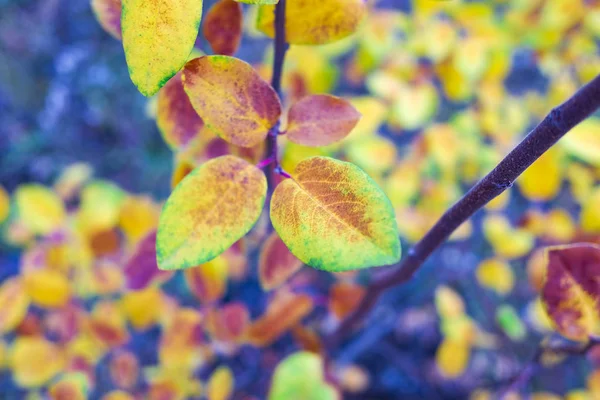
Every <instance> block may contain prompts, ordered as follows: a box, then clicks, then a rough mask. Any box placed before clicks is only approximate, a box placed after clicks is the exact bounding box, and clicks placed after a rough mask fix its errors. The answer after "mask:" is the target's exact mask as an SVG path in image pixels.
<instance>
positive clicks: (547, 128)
mask: <svg viewBox="0 0 600 400" xmlns="http://www.w3.org/2000/svg"><path fill="white" fill-rule="evenodd" d="M599 107H600V75H598V76H597V77H596V78H594V79H593V80H592V81H591V82H589V83H588V84H587V85H585V86H583V87H582V88H581V89H579V90H578V91H577V92H576V93H575V94H574V95H573V96H572V97H571V98H570V99H569V100H567V101H566V102H565V103H563V104H562V105H560V106H558V107H556V108H554V109H553V110H552V111H551V112H550V114H548V115H547V116H546V118H544V120H543V121H542V122H541V123H540V124H539V125H538V126H536V127H535V128H534V129H533V130H532V131H531V132H530V133H529V134H528V135H527V136H526V137H525V138H524V139H523V140H522V141H521V143H519V144H518V145H517V146H516V147H515V148H514V149H513V150H512V151H511V152H510V153H509V154H508V155H507V156H506V157H505V158H504V159H503V160H502V161H501V162H500V163H499V164H498V165H497V166H496V168H494V169H493V170H492V171H491V172H490V173H489V174H488V175H486V176H485V177H484V178H483V179H482V180H481V181H479V183H477V184H476V185H475V186H474V187H473V188H472V189H471V190H470V191H469V192H468V193H466V194H465V195H464V196H463V197H462V198H461V199H460V200H459V201H458V202H457V203H456V204H454V205H453V206H452V207H451V208H450V209H449V210H448V211H446V213H445V214H444V215H442V217H441V218H440V219H439V220H438V221H437V223H436V224H435V225H434V226H433V227H432V228H431V229H430V230H429V231H428V232H427V233H426V234H425V236H424V237H423V239H421V240H420V241H419V242H418V243H416V244H415V245H414V247H413V248H412V249H410V250H409V251H408V254H407V255H406V257H404V258H403V260H402V261H401V262H400V263H399V264H396V265H394V266H393V268H392V269H390V270H387V271H384V272H383V273H381V274H379V275H377V276H376V277H375V279H374V280H373V281H372V283H371V284H370V285H369V286H368V287H367V291H366V295H365V297H364V298H363V300H362V302H361V303H360V305H359V306H358V307H357V309H356V310H355V312H354V313H353V314H351V315H350V316H349V317H348V318H347V319H346V320H344V321H343V322H342V323H341V324H340V325H339V326H338V328H337V329H336V330H335V331H334V332H333V333H332V334H331V335H329V336H328V337H327V338H326V342H327V343H328V344H329V345H331V346H334V345H335V344H336V343H337V342H339V340H340V339H341V338H342V336H343V335H345V334H347V333H349V332H351V331H352V330H354V329H355V328H356V327H357V326H358V325H359V324H360V323H361V322H362V321H363V320H364V318H365V317H366V316H367V315H368V314H369V312H370V310H371V309H372V308H373V306H375V304H376V303H377V300H378V299H379V297H380V296H381V294H382V293H383V292H384V291H385V290H386V289H388V288H391V287H394V286H397V285H400V284H402V283H404V282H406V281H408V280H409V279H411V278H412V277H413V275H414V274H415V272H417V270H418V269H419V268H420V267H421V265H423V262H424V261H425V260H426V259H427V258H428V257H429V256H430V255H431V253H432V252H433V251H434V250H435V249H437V248H438V247H439V246H440V245H441V244H442V243H444V242H445V241H446V239H447V238H448V237H449V236H450V234H452V232H454V230H455V229H456V228H458V227H459V226H460V225H461V224H462V223H463V222H465V221H466V220H467V219H469V218H470V217H471V216H472V215H473V214H474V213H475V212H476V211H477V210H479V209H480V208H482V207H483V206H485V205H486V204H487V203H489V202H490V201H491V200H493V199H494V198H495V197H496V196H498V195H500V194H501V193H502V192H504V191H505V190H506V189H508V188H509V187H511V186H512V184H513V182H514V181H515V179H517V177H518V176H519V175H521V173H523V171H525V170H526V169H527V167H529V166H530V165H531V164H532V163H533V162H534V161H535V160H537V159H538V158H539V157H540V156H541V155H542V154H544V153H545V152H546V151H547V150H548V149H549V148H550V147H552V146H553V145H554V144H555V143H556V142H557V141H558V140H559V139H560V138H561V137H563V136H564V135H565V134H566V133H567V132H568V131H569V130H571V129H572V128H573V127H574V126H575V125H577V124H579V123H580V122H581V121H583V120H584V119H586V118H587V117H589V116H590V115H591V114H592V113H594V111H596V110H597V109H598V108H599Z"/></svg>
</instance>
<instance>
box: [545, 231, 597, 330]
mask: <svg viewBox="0 0 600 400" xmlns="http://www.w3.org/2000/svg"><path fill="white" fill-rule="evenodd" d="M546 254H547V272H546V280H545V282H544V287H543V289H542V300H543V302H544V307H545V308H546V311H547V313H548V315H549V316H550V319H551V320H552V321H553V322H554V325H555V326H556V329H557V330H558V331H559V332H560V333H561V334H562V335H563V336H565V337H567V338H569V339H571V340H577V341H586V340H587V339H588V338H589V336H590V335H593V334H598V333H599V332H600V279H598V277H599V276H600V246H597V245H594V244H589V243H579V244H574V245H568V246H560V247H551V248H548V249H547V253H546Z"/></svg>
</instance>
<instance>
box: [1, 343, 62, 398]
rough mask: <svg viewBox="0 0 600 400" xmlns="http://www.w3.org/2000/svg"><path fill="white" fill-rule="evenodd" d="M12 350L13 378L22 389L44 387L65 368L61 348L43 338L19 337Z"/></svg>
mask: <svg viewBox="0 0 600 400" xmlns="http://www.w3.org/2000/svg"><path fill="white" fill-rule="evenodd" d="M11 350H12V354H11V368H12V373H13V375H12V376H13V379H14V381H15V383H16V384H17V385H19V386H21V387H25V388H31V387H38V386H42V385H44V384H46V383H48V382H49V381H50V380H51V379H52V378H54V377H55V376H56V375H58V373H60V371H61V370H62V369H63V367H64V356H63V353H62V352H61V350H60V348H59V347H58V346H56V345H55V344H54V343H52V342H49V341H48V340H46V339H44V338H43V337H35V336H34V337H18V338H17V339H16V340H15V341H14V343H13V344H12V349H11Z"/></svg>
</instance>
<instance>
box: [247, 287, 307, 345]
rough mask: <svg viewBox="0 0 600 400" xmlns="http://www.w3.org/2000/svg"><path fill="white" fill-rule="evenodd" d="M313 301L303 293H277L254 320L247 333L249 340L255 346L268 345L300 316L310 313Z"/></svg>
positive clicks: (298, 319)
mask: <svg viewBox="0 0 600 400" xmlns="http://www.w3.org/2000/svg"><path fill="white" fill-rule="evenodd" d="M312 309H313V301H312V299H311V297H310V296H308V295H305V294H294V293H289V292H281V293H278V294H277V295H276V296H275V297H274V298H273V300H271V303H270V304H269V306H268V308H267V311H266V313H265V314H263V315H262V316H261V317H260V318H259V319H257V320H256V321H254V323H253V324H252V326H251V327H250V331H249V333H248V337H249V341H250V342H251V343H252V344H254V345H256V346H268V345H270V344H271V343H273V342H274V341H275V340H277V339H278V338H279V337H280V336H281V335H283V334H284V333H285V332H286V331H288V330H289V329H290V328H291V327H293V326H294V325H296V324H297V323H299V322H300V321H301V320H302V318H304V317H305V316H307V315H308V314H310V312H311V311H312Z"/></svg>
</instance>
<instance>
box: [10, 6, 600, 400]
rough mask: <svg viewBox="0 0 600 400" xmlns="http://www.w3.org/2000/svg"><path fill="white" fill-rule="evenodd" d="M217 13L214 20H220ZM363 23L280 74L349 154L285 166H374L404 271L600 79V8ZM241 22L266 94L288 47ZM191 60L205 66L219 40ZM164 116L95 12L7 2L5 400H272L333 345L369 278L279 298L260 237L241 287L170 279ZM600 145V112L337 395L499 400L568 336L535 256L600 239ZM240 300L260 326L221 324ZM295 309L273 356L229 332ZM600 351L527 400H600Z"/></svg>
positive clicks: (549, 369) (340, 379) (372, 347)
mask: <svg viewBox="0 0 600 400" xmlns="http://www.w3.org/2000/svg"><path fill="white" fill-rule="evenodd" d="M289 1H291V0H289ZM213 3H214V1H212V0H205V4H204V13H206V12H207V10H208V9H210V7H211V6H212V5H213ZM368 8H369V11H368V12H367V16H366V17H365V20H364V21H363V23H362V24H361V26H360V29H359V30H358V32H357V33H356V34H354V35H352V36H351V37H349V38H346V39H343V40H342V41H340V42H336V43H332V44H328V45H323V46H292V48H291V49H290V52H289V54H288V57H287V60H286V72H285V75H284V90H285V91H286V94H287V100H288V104H287V105H289V102H293V101H295V100H297V99H299V98H301V97H302V96H303V95H305V94H309V93H323V92H325V93H333V94H336V95H339V96H344V97H347V98H348V99H350V100H351V101H352V102H353V104H354V105H355V106H356V108H357V109H358V110H359V111H360V112H361V113H362V114H363V120H362V121H361V123H360V125H359V126H358V127H357V128H356V129H355V131H354V132H352V133H351V135H350V136H349V137H348V138H347V139H344V141H343V142H342V143H341V144H340V145H336V146H333V147H328V148H320V149H309V148H304V147H302V146H298V145H294V144H291V143H286V142H285V139H283V140H282V157H283V164H284V167H285V168H286V169H287V170H289V171H291V170H293V167H294V165H295V164H296V163H297V162H298V161H299V160H301V159H302V158H305V157H308V156H310V155H317V154H323V155H332V156H335V157H338V158H342V159H346V160H349V161H352V162H354V163H356V164H357V165H359V166H360V167H361V168H363V169H364V170H365V171H366V172H368V173H369V174H370V175H371V176H372V177H373V178H374V179H375V180H376V181H377V182H378V183H379V184H380V185H381V186H382V188H383V189H384V191H385V192H386V193H387V194H388V196H389V197H390V199H391V201H392V203H393V205H394V207H395V209H396V214H397V217H398V224H399V228H400V231H401V240H402V243H403V249H404V250H405V251H406V250H407V249H408V247H409V246H410V244H411V243H414V242H416V241H417V240H418V239H419V238H420V237H422V235H423V234H424V233H425V232H426V230H427V229H428V228H429V227H430V226H431V225H432V224H433V223H434V222H435V221H436V220H437V218H439V216H440V215H441V214H442V213H443V212H444V210H446V209H447V207H449V206H450V205H451V204H453V202H454V201H456V200H457V199H458V198H459V197H460V196H461V195H462V194H463V193H465V192H466V190H468V188H469V187H471V186H472V185H473V184H474V183H475V182H476V181H477V179H479V178H480V177H482V176H484V175H485V173H487V172H488V171H489V170H491V168H492V167H493V166H494V165H495V164H496V163H497V162H498V161H499V160H501V158H502V157H503V156H504V155H505V154H506V153H507V152H508V151H509V150H510V149H511V148H512V147H513V146H514V145H515V144H516V143H518V142H519V140H520V139H521V138H522V137H523V136H524V135H525V134H526V133H527V132H528V131H529V130H530V129H531V128H532V127H534V126H535V125H536V124H537V123H538V122H539V121H540V120H541V119H542V118H543V117H544V116H545V115H546V114H547V113H548V112H549V111H550V110H551V108H552V107H553V106H556V105H558V104H560V103H561V102H562V101H564V100H565V99H567V98H568V97H569V96H571V95H572V94H573V93H574V92H575V91H576V90H577V88H578V87H580V86H581V85H583V84H584V83H586V82H588V81H590V80H591V79H592V78H593V77H594V76H595V75H597V74H598V73H600V46H599V44H600V2H598V1H596V0H495V1H467V0H463V1H460V0H447V1H434V0H413V1H410V0H380V1H371V2H369V5H368ZM243 10H244V35H243V38H242V41H241V45H240V47H239V50H238V51H237V53H236V54H235V56H236V57H239V58H241V59H243V60H245V61H248V62H249V63H251V64H253V65H254V66H255V67H256V68H257V70H259V71H260V73H261V74H263V76H264V77H265V78H267V79H268V77H269V76H270V68H271V67H270V62H271V57H272V54H271V51H272V50H271V45H272V40H271V39H270V38H268V37H267V36H265V35H264V34H262V33H261V32H260V31H258V30H257V29H256V27H255V24H254V20H255V19H256V9H255V8H254V7H251V6H247V5H244V8H243ZM196 47H197V49H198V50H200V51H202V52H204V53H207V54H210V53H211V48H210V46H209V45H208V43H207V42H206V40H204V38H203V36H202V33H200V35H199V36H198V39H197V46H196ZM156 108H157V102H156V98H151V99H147V98H145V97H143V96H142V95H141V94H140V93H139V92H138V91H137V89H136V88H135V86H134V85H133V84H132V83H131V81H130V79H129V75H128V70H127V65H126V62H125V57H124V53H123V48H122V43H121V42H120V41H119V40H117V39H115V38H114V37H113V36H111V35H110V34H109V33H107V32H106V31H105V30H104V29H103V28H102V26H101V24H100V23H99V22H98V19H97V18H96V16H95V14H94V12H93V11H92V7H91V6H90V4H89V2H87V1H83V0H77V1H64V0H46V1H44V2H40V1H32V0H0V186H1V188H3V189H4V190H3V191H2V192H3V193H2V195H3V197H2V198H1V199H0V200H1V201H0V220H2V221H3V222H2V225H1V229H2V240H1V242H2V244H0V285H1V286H0V333H2V336H1V337H0V398H1V399H21V398H31V399H34V398H53V399H58V398H60V399H76V398H80V397H76V396H83V397H81V398H91V399H101V398H105V399H112V400H115V399H127V398H140V399H141V398H152V399H175V398H200V397H201V395H200V393H201V392H203V393H204V396H206V397H208V398H209V399H210V400H218V399H225V398H233V399H254V398H257V399H263V398H267V396H268V392H269V388H270V387H271V385H272V373H273V370H274V368H276V366H277V365H278V363H279V362H280V361H281V360H282V359H284V358H285V357H286V356H288V355H290V354H292V353H294V352H297V351H299V350H301V349H305V350H312V351H315V349H317V350H318V349H320V346H321V344H320V341H319V339H318V338H319V337H320V336H321V335H322V334H323V332H327V331H328V330H330V329H331V328H332V327H333V326H335V325H336V324H338V323H339V321H340V320H341V319H342V318H343V317H344V316H345V315H347V313H348V312H349V311H348V310H350V311H351V310H352V309H353V308H354V307H355V306H356V304H355V303H354V302H353V300H352V299H353V298H356V297H360V295H362V292H361V287H362V285H364V284H366V283H367V282H368V281H369V279H370V276H371V275H370V274H371V271H369V270H367V271H362V272H360V273H356V274H339V275H336V274H328V273H325V272H321V271H316V270H312V269H310V268H309V267H306V266H305V267H303V268H302V269H301V270H300V271H299V272H297V273H296V274H295V275H294V276H293V277H291V278H290V279H289V280H288V281H287V282H286V283H284V284H283V285H282V286H281V287H280V288H279V289H277V290H275V291H267V290H263V288H264V282H261V279H260V277H259V276H258V273H257V268H258V267H257V266H258V263H259V254H260V253H261V251H262V249H263V247H264V243H265V240H266V236H264V229H263V228H264V223H263V225H260V224H259V225H260V226H259V228H257V229H256V232H254V233H251V234H250V236H249V237H248V238H247V240H246V241H245V243H243V244H240V245H239V246H238V247H239V248H236V249H233V250H232V251H230V252H229V253H228V254H227V255H226V256H225V257H223V258H222V259H219V263H223V265H225V264H226V265H227V267H226V268H225V269H226V270H227V271H228V273H227V274H226V276H225V277H221V278H218V279H217V278H214V277H212V276H207V275H209V274H208V273H207V274H203V273H198V274H197V275H198V277H194V275H193V273H189V274H184V273H183V272H181V273H180V272H178V273H176V274H174V275H170V274H167V275H165V274H161V273H158V271H157V270H156V266H155V263H154V258H153V254H152V252H153V251H154V250H153V246H152V240H153V237H152V232H153V229H155V226H156V219H157V215H158V212H159V210H160V204H161V202H162V201H164V199H166V197H167V196H168V195H169V193H170V191H171V185H172V175H173V173H174V171H177V168H178V166H179V167H181V165H182V161H181V160H182V157H181V154H182V153H183V151H182V150H181V149H174V148H172V147H170V146H169V145H168V144H167V143H165V140H164V139H163V137H162V136H161V133H160V131H159V129H158V128H157V124H156V121H155V118H156ZM599 133H600V118H599V117H598V116H597V115H596V116H595V117H592V118H591V119H590V120H588V121H587V122H586V123H584V124H582V125H581V126H580V127H578V128H576V132H573V133H572V134H569V135H568V137H567V138H565V140H564V141H563V142H561V143H560V144H559V145H557V146H556V147H555V148H554V149H553V150H552V151H550V152H549V153H547V155H545V156H544V157H542V159H540V161H538V162H537V163H536V164H534V166H533V167H532V168H530V170H528V172H526V173H525V174H524V175H523V176H522V178H520V179H519V181H518V182H517V184H516V185H515V187H514V188H512V189H510V190H509V191H508V192H507V193H505V194H504V195H502V196H501V197H500V198H498V199H497V200H495V201H494V202H493V204H490V205H489V206H488V207H486V209H485V210H482V211H480V212H479V213H478V214H477V215H476V216H475V217H474V218H473V220H472V221H471V222H469V223H468V224H466V225H464V226H463V227H461V228H460V229H459V230H458V231H457V232H456V233H455V235H453V237H452V238H451V240H450V241H449V242H448V243H447V244H445V245H444V246H443V247H442V248H441V249H439V250H438V251H437V252H436V253H435V254H434V256H433V257H431V259H430V260H429V261H428V262H427V263H426V265H425V266H424V268H423V270H422V271H421V272H420V273H419V274H418V276H417V277H416V279H414V280H412V281H411V282H410V283H408V284H407V285H404V286H402V287H400V288H398V289H395V290H391V291H389V292H388V293H386V294H385V295H384V297H383V299H382V301H381V302H380V304H379V305H378V306H377V307H376V308H375V310H374V311H373V313H372V314H371V316H370V317H369V318H368V320H367V323H366V324H365V326H364V327H363V328H362V329H360V330H358V331H357V332H355V333H352V334H349V335H348V336H347V337H346V338H345V339H344V341H343V343H342V344H341V345H340V346H337V347H336V348H335V349H329V350H328V352H329V355H330V356H331V359H332V362H331V364H330V365H328V369H327V371H326V374H325V376H326V378H327V379H328V381H329V382H330V383H331V384H332V385H333V386H334V387H335V390H336V391H338V392H339V393H340V395H341V396H343V398H344V399H465V398H469V396H471V398H473V399H487V398H495V397H494V396H497V393H498V390H502V389H503V388H505V387H507V386H509V385H510V384H511V382H512V379H513V378H514V377H515V376H516V375H518V374H519V373H520V371H522V370H523V369H524V368H527V365H528V363H529V362H530V360H531V359H532V357H533V356H534V354H535V352H536V349H537V348H538V344H539V343H540V342H541V341H542V340H543V339H544V338H557V337H559V336H558V335H557V334H556V333H555V332H554V329H553V328H552V325H551V323H550V322H549V321H548V318H547V316H545V314H544V311H543V309H542V307H541V305H540V301H539V295H538V293H539V290H540V288H541V285H542V282H543V275H544V262H543V260H542V259H541V256H540V254H541V253H540V252H539V251H537V249H539V248H541V247H544V246H547V245H554V244H565V243H573V242H576V241H583V240H585V241H594V242H600V239H599V236H598V234H599V233H600V211H598V210H600V187H599V186H598V180H599V178H600V173H599V171H600V169H599V168H598V167H600V156H598V154H600V140H599V139H598V138H597V136H598V134H599ZM31 184H39V185H41V186H43V187H45V188H47V191H48V192H50V193H47V192H45V191H43V190H40V189H39V186H35V187H34V189H33V190H32V191H30V192H32V193H29V194H23V200H22V201H19V199H18V198H17V196H16V195H15V193H17V192H18V190H19V188H23V187H25V188H27V187H28V185H31ZM1 188H0V189H1ZM33 192H35V193H33ZM86 193H87V194H86ZM18 202H20V204H19V205H17V204H16V203H18ZM57 202H58V203H60V204H59V205H58V206H57ZM3 207H4V208H3ZM57 209H58V210H59V211H56V210H57ZM53 213H54V214H53ZM37 215H42V216H44V215H45V216H47V217H48V218H46V219H45V218H42V219H41V222H40V219H38V218H37V217H36V216H37ZM32 220H33V221H34V222H32ZM36 221H37V222H36ZM263 222H264V221H263ZM261 229H262V231H261ZM82 265H83V266H82ZM140 265H141V266H143V267H139V266H140ZM220 267H221V264H218V265H213V266H212V267H210V268H213V269H215V270H217V269H218V268H220ZM40 271H41V272H40ZM56 271H60V272H58V273H57V272H56ZM140 271H142V272H140ZM28 274H30V275H28ZM140 275H143V276H140ZM215 279H217V280H216V281H215ZM219 279H220V280H219ZM197 280H200V281H201V283H200V284H198V283H194V282H197ZM203 285H205V286H203ZM206 285H208V286H206ZM207 287H208V288H207ZM340 287H341V288H342V289H339V288H340ZM333 288H338V289H336V290H334V289H333ZM288 292H289V293H288ZM132 293H133V294H132ZM290 293H291V294H290ZM340 293H341V294H340ZM286 296H292V297H291V298H290V297H286ZM300 296H306V299H305V298H304V297H302V298H300ZM282 298H283V299H284V300H281V299H282ZM302 301H305V302H308V303H309V305H307V306H306V307H305V306H303V305H302V304H304V303H302ZM234 303H235V304H236V305H237V306H240V308H241V309H243V310H244V312H241V311H240V310H239V309H236V308H235V307H233V308H229V309H228V310H229V311H227V312H226V311H224V310H225V309H227V306H228V305H231V304H234ZM273 304H275V306H273ZM281 304H283V305H281ZM299 304H300V305H299ZM278 305H279V306H280V307H284V306H285V307H284V309H285V310H288V308H287V307H288V306H289V307H291V309H292V310H293V309H295V308H293V307H300V308H301V309H302V310H303V311H302V312H300V311H299V315H300V319H299V320H297V321H291V322H289V326H285V327H284V328H281V332H279V331H278V332H277V333H273V334H271V335H272V337H271V336H269V335H267V336H268V338H267V339H265V338H263V339H256V338H254V339H253V340H254V341H253V342H252V341H251V342H252V343H247V342H246V341H244V340H242V339H240V338H238V337H235V338H233V337H231V332H229V333H226V334H223V332H221V330H220V329H221V328H219V327H220V325H219V324H220V323H224V322H215V321H220V320H219V318H221V319H222V318H223V317H222V316H223V315H230V314H228V312H231V314H232V315H235V316H236V318H238V317H239V315H238V313H239V312H241V313H242V314H244V313H245V312H247V313H248V318H249V320H250V321H252V322H245V323H244V324H247V325H248V326H250V327H254V330H255V331H256V330H258V329H259V328H257V327H256V324H257V321H261V323H263V324H265V326H266V328H264V329H265V330H268V329H271V328H270V327H271V324H275V323H274V322H273V321H272V320H270V319H268V318H267V319H262V320H261V318H264V317H265V316H266V315H271V314H270V312H268V310H269V307H277V306H278ZM237 306H236V307H237ZM303 307H304V308H306V309H307V311H304V308H303ZM148 308H149V309H152V310H151V311H148V310H147V309H148ZM232 309H233V311H231V310H232ZM271 311H272V310H271ZM273 312H274V313H275V314H273V315H276V312H275V311H273ZM213 314H214V315H216V316H211V315H213ZM244 315H245V314H244ZM239 318H241V319H242V320H243V319H244V318H242V317H239ZM273 318H275V317H273ZM213 319H214V320H213ZM208 320H210V321H212V322H207V321H208ZM244 326H246V325H244ZM222 329H225V328H222ZM244 329H246V328H244ZM249 329H250V328H249ZM225 330H227V329H225ZM275 330H277V329H275ZM177 332H179V333H180V334H181V335H184V333H181V332H188V333H189V337H186V338H183V339H182V338H181V337H178V336H177ZM255 333H256V332H255ZM169 335H172V337H171V336H169ZM234 336H235V335H234ZM180 342H181V343H183V342H185V343H186V344H180ZM173 343H176V344H173ZM317 352H318V351H317ZM596 353H598V354H597V356H595V357H593V354H592V356H588V357H570V358H567V359H566V360H560V362H557V363H555V364H552V365H547V366H545V367H544V368H543V369H541V370H540V371H539V372H538V373H537V374H535V376H534V377H533V378H532V379H531V380H529V381H527V382H524V383H523V385H521V387H518V388H517V390H516V391H515V392H514V393H513V394H512V395H513V397H511V398H532V397H528V396H530V395H531V394H532V393H538V394H539V395H540V396H541V395H542V393H545V394H544V395H545V396H547V397H536V398H538V399H542V398H543V399H546V398H547V399H551V398H563V397H564V398H569V399H600V389H599V388H598V383H597V382H598V381H600V377H599V375H598V374H596V375H594V369H595V367H596V366H599V367H600V350H598V351H597V352H596ZM184 354H188V355H189V356H190V357H192V355H193V358H194V360H187V359H186V360H183V358H185V356H184ZM44 357H46V358H44ZM178 357H181V359H180V358H178ZM23 360H36V362H34V363H33V364H32V362H29V363H28V362H27V361H23ZM57 360H60V361H57ZM173 360H175V361H173ZM173 365H175V366H176V367H173ZM182 365H185V367H184V366H182ZM169 366H170V367H169ZM40 369H41V370H40ZM174 371H176V372H174ZM181 371H185V373H181ZM215 371H219V372H218V373H216V372H215ZM223 371H226V372H223ZM182 376H185V379H184V378H183V377H182ZM184 380H185V381H184ZM210 382H212V386H211V383H210ZM594 385H595V386H594ZM201 387H203V388H204V390H201V389H200V388H201ZM211 387H212V388H213V389H210V388H211ZM53 388H54V389H53ZM65 388H66V389H65ZM215 388H221V389H215ZM211 390H212V391H211ZM219 390H221V391H223V393H221V392H220V391H219ZM62 391H64V393H66V394H61V393H63V392H62ZM518 391H520V392H521V395H519V394H517V392H518ZM552 395H553V396H555V397H551V396H552ZM61 396H63V397H61ZM64 396H66V397H64ZM103 396H104V397H103ZM108 396H113V397H108ZM118 396H124V397H118ZM126 396H131V397H126ZM161 396H162V397H161ZM219 396H221V397H219ZM519 396H521V397H519ZM567 396H572V397H567ZM324 399H325V397H324Z"/></svg>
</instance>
